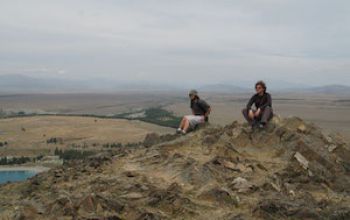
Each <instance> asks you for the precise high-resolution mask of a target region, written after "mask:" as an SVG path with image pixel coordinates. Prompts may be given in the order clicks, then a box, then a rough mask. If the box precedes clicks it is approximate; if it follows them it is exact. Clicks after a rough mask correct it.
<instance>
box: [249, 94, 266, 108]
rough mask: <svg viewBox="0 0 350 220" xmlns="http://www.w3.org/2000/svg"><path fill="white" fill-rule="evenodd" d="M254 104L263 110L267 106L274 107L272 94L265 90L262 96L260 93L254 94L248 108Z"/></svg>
mask: <svg viewBox="0 0 350 220" xmlns="http://www.w3.org/2000/svg"><path fill="white" fill-rule="evenodd" d="M253 104H255V107H256V108H257V109H258V108H260V109H261V110H262V111H263V110H264V109H265V108H266V107H267V106H269V107H271V108H272V98H271V95H270V94H269V93H267V92H265V93H264V94H263V95H262V96H260V95H259V94H255V95H253V96H252V97H251V98H250V100H249V102H248V104H247V109H248V110H250V109H251V108H252V106H253Z"/></svg>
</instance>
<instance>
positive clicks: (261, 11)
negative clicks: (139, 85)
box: [0, 0, 350, 85]
mask: <svg viewBox="0 0 350 220" xmlns="http://www.w3.org/2000/svg"><path fill="white" fill-rule="evenodd" d="M0 4H1V5H0V74H25V75H29V76H39V77H41V76H59V77H62V78H73V79H79V78H81V77H84V78H105V79H106V78H107V79H108V78H113V79H120V80H123V81H129V80H131V81H142V80H146V81H155V82H174V83H180V82H182V81H186V82H188V81H190V82H193V81H196V82H198V83H205V84H207V83H222V82H226V83H233V84H235V82H239V81H250V79H253V81H255V80H256V79H266V80H271V79H276V80H280V81H286V82H293V83H300V84H301V83H302V84H311V85H322V84H335V83H338V84H347V85H350V1H349V0H142V1H141V0H140V1H134V0H22V1H20V0H0Z"/></svg>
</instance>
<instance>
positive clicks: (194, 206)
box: [0, 116, 350, 219]
mask: <svg viewBox="0 0 350 220" xmlns="http://www.w3.org/2000/svg"><path fill="white" fill-rule="evenodd" d="M270 125H271V126H269V128H268V129H267V130H255V131H246V129H247V125H242V124H240V123H238V122H234V123H232V124H231V125H228V126H226V127H224V128H222V127H213V126H212V125H210V126H207V127H205V128H203V129H201V130H199V131H196V132H194V133H192V134H189V135H187V136H178V135H163V136H159V135H157V134H149V135H148V136H147V137H146V138H145V141H144V143H143V145H144V146H143V145H139V146H137V147H132V148H124V147H122V148H119V149H118V151H115V152H114V154H115V153H116V155H114V156H113V157H112V155H111V154H110V153H108V152H106V153H103V154H99V155H97V156H94V157H91V158H88V159H86V160H83V161H71V162H69V163H65V164H64V165H62V166H60V167H57V168H53V169H52V170H50V171H48V172H44V173H40V174H38V175H37V176H35V177H33V178H31V179H29V180H27V181H24V182H20V183H12V184H3V185H1V186H0V207H1V208H0V216H1V217H3V216H6V217H7V216H9V219H20V218H22V219H322V218H323V219H348V218H349V213H350V211H349V208H348V207H350V176H349V173H350V163H349V161H350V150H349V149H350V148H349V145H348V144H347V143H346V142H345V141H344V140H343V139H342V138H341V136H339V135H325V134H324V133H323V132H322V131H321V130H320V129H319V128H317V127H316V126H314V125H312V124H309V123H306V122H304V121H302V120H301V119H300V118H296V117H292V118H286V119H283V118H280V117H277V116H275V117H274V118H273V120H272V121H271V122H270ZM176 138H179V139H177V140H175V139H176ZM112 158H113V160H112ZM248 180H249V181H248ZM237 195H239V197H238V196H237ZM24 201H30V202H24ZM36 203H37V204H36Z"/></svg>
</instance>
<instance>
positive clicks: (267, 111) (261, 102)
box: [242, 81, 273, 128]
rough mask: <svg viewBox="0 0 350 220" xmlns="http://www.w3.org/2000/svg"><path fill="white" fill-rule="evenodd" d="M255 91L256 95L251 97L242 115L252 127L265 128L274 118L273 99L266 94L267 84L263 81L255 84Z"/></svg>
mask: <svg viewBox="0 0 350 220" xmlns="http://www.w3.org/2000/svg"><path fill="white" fill-rule="evenodd" d="M255 90H256V94H255V95H253V96H252V97H251V99H250V100H249V102H248V104H247V107H246V108H245V109H243V110H242V113H243V116H244V118H245V119H246V120H247V121H248V123H249V124H250V125H251V126H253V127H254V126H259V127H260V128H264V127H265V126H266V124H267V122H268V121H269V120H271V119H272V117H273V110H272V98H271V95H270V94H269V93H267V92H266V84H265V83H264V82H263V81H258V82H257V83H256V84H255ZM253 105H255V109H253Z"/></svg>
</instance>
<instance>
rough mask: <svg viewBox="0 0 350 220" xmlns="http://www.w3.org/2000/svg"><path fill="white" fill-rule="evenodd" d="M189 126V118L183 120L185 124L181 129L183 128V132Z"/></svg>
mask: <svg viewBox="0 0 350 220" xmlns="http://www.w3.org/2000/svg"><path fill="white" fill-rule="evenodd" d="M189 127H190V121H189V120H187V119H186V120H185V124H184V127H183V129H182V130H184V131H185V132H187V130H188V128H189Z"/></svg>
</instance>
